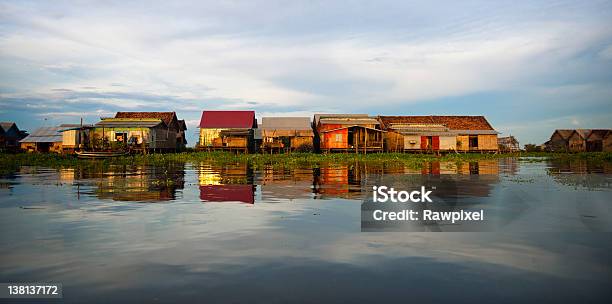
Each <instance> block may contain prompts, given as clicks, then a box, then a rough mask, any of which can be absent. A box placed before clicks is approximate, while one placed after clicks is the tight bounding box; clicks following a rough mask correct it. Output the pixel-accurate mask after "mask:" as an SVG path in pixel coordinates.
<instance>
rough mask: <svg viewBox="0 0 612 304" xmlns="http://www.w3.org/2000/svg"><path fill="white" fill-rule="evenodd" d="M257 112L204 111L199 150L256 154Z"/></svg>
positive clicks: (201, 121)
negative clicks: (255, 131)
mask: <svg viewBox="0 0 612 304" xmlns="http://www.w3.org/2000/svg"><path fill="white" fill-rule="evenodd" d="M255 129H257V120H256V119H255V111H203V112H202V119H201V120H200V140H199V142H198V145H197V146H196V148H197V149H198V150H208V151H211V150H221V151H235V152H244V153H249V152H251V153H252V152H254V151H255V140H254V130H255Z"/></svg>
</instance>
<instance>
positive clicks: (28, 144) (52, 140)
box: [19, 126, 64, 153]
mask: <svg viewBox="0 0 612 304" xmlns="http://www.w3.org/2000/svg"><path fill="white" fill-rule="evenodd" d="M62 129H64V127H61V126H60V127H42V128H38V129H36V130H34V132H32V134H30V135H28V136H26V137H25V138H24V139H22V140H20V141H19V145H20V147H21V149H22V150H24V151H26V152H53V153H62V133H60V131H61V130H62Z"/></svg>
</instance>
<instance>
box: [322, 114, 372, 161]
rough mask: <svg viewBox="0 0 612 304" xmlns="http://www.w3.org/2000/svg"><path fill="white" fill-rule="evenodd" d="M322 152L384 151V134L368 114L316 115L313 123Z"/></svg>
mask: <svg viewBox="0 0 612 304" xmlns="http://www.w3.org/2000/svg"><path fill="white" fill-rule="evenodd" d="M313 125H314V129H315V131H316V134H317V135H316V136H317V139H318V148H319V149H320V151H321V152H324V153H327V152H352V153H369V152H382V151H383V133H384V131H382V130H381V129H380V123H379V122H378V120H376V118H373V117H370V116H368V115H367V114H316V115H315V116H314V121H313Z"/></svg>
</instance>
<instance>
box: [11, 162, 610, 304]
mask: <svg viewBox="0 0 612 304" xmlns="http://www.w3.org/2000/svg"><path fill="white" fill-rule="evenodd" d="M611 172H612V166H610V165H609V164H595V165H594V164H588V163H584V162H580V161H572V162H550V161H540V160H537V161H534V160H530V159H521V160H519V159H510V158H509V159H500V160H485V161H479V162H472V163H462V164H457V163H450V162H449V163H440V162H434V163H430V164H427V165H426V166H424V168H422V169H413V168H409V167H406V166H404V165H402V164H385V165H381V164H377V165H376V164H371V163H353V164H326V163H323V164H319V165H318V166H314V168H313V167H310V168H299V167H298V168H295V167H291V168H282V167H280V168H279V167H263V168H254V167H253V166H251V165H250V164H247V163H235V164H223V165H219V164H215V163H177V164H174V165H170V166H164V167H155V166H121V167H112V168H111V169H108V170H105V171H102V172H96V171H91V170H89V171H87V170H83V169H72V168H67V169H59V170H58V169H49V168H41V167H36V168H35V167H21V168H20V169H19V170H18V171H16V172H14V173H12V174H8V175H5V176H2V178H0V225H1V227H0V235H1V238H0V241H1V243H2V246H1V249H0V261H2V262H1V263H0V281H2V282H59V283H62V284H63V287H64V299H63V301H64V302H69V303H81V302H85V301H91V302H100V303H109V302H133V301H140V302H176V301H182V302H185V301H195V302H263V303H275V302H287V301H300V302H312V303H319V302H321V301H324V300H325V301H334V302H349V301H351V302H355V301H366V300H371V301H384V300H396V301H397V300H399V301H402V302H408V301H414V302H417V303H418V302H441V301H453V302H466V303H467V302H476V301H478V302H498V303H500V302H501V303H504V302H507V303H514V302H518V301H520V302H589V301H590V302H602V303H604V302H609V300H610V298H611V297H612V291H611V289H610V288H609V287H610V283H611V278H612V255H611V254H610V252H612V238H611V236H612V234H610V233H609V231H612V226H611V223H612V199H611V198H612V195H611V189H612V186H611V182H612V179H611V178H610V173H611ZM393 175H398V176H405V175H443V176H446V177H449V178H452V179H453V180H454V181H455V182H456V183H457V185H459V186H458V192H459V195H460V196H461V199H462V200H465V201H466V202H467V201H469V202H470V204H496V206H499V208H500V210H502V212H501V218H502V219H503V220H504V221H505V222H507V224H508V227H520V228H521V231H520V232H517V231H514V230H513V229H508V230H507V231H502V232H497V233H437V232H422V233H400V232H396V233H363V232H360V205H361V200H362V199H363V198H364V195H366V192H367V189H368V187H369V186H371V185H372V184H376V182H377V180H379V179H380V178H381V177H384V176H393Z"/></svg>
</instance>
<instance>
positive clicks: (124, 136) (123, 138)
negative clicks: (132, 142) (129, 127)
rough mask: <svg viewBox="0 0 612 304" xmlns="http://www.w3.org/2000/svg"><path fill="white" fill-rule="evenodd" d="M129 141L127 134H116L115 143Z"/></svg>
mask: <svg viewBox="0 0 612 304" xmlns="http://www.w3.org/2000/svg"><path fill="white" fill-rule="evenodd" d="M126 140H127V132H115V141H118V142H125V141H126Z"/></svg>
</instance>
